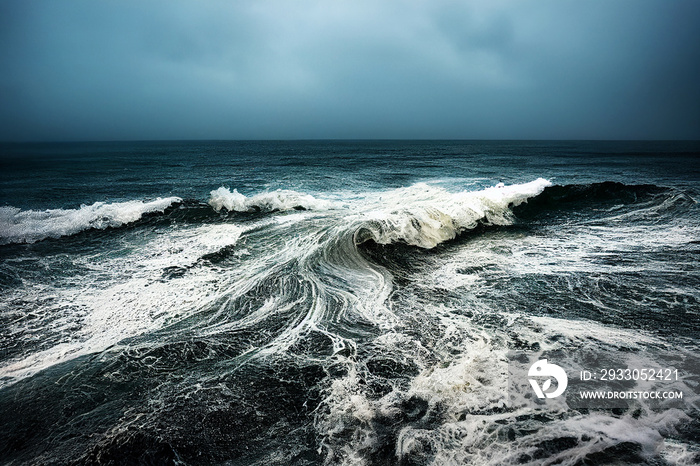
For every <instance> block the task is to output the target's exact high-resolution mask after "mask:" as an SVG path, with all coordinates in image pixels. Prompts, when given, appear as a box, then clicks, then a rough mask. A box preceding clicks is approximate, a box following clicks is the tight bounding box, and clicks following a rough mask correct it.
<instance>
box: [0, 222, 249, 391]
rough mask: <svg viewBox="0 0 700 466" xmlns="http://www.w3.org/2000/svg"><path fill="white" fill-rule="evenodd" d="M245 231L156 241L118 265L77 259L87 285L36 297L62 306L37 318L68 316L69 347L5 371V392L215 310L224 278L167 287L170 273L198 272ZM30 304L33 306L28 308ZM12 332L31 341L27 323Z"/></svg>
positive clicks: (62, 328) (191, 233)
mask: <svg viewBox="0 0 700 466" xmlns="http://www.w3.org/2000/svg"><path fill="white" fill-rule="evenodd" d="M244 231H245V230H244V228H241V227H240V226H236V225H231V224H223V225H202V226H197V227H195V228H187V229H180V230H176V231H171V232H170V234H167V235H162V234H161V235H156V236H153V237H151V238H150V239H149V240H147V241H146V242H145V243H144V244H143V245H142V247H141V248H138V249H135V250H133V251H131V252H130V253H128V254H127V255H125V256H120V255H118V256H116V257H111V255H112V254H113V251H105V253H104V255H99V256H94V255H90V256H88V257H84V258H80V257H78V258H76V260H77V261H84V263H83V266H84V267H88V268H90V269H91V271H92V272H91V274H90V276H88V277H86V280H85V281H81V282H79V283H75V284H73V286H58V287H55V288H51V287H47V286H44V287H42V288H41V289H40V291H39V292H38V293H35V294H34V295H35V296H36V299H39V298H40V297H41V296H46V295H51V296H53V298H54V301H53V302H55V304H53V305H51V306H45V305H42V307H41V308H40V309H38V310H37V311H34V312H37V313H45V314H46V315H51V314H56V313H65V315H62V316H61V317H60V318H59V319H58V320H57V322H55V323H54V324H53V325H54V326H56V331H57V332H59V333H60V334H61V335H62V340H61V341H59V342H57V343H56V344H54V345H52V346H49V347H48V348H46V349H43V350H41V351H38V352H35V353H31V354H26V355H24V356H23V357H17V358H14V359H12V360H9V361H7V362H5V363H4V364H1V365H0V380H2V382H0V386H2V385H9V384H12V383H14V382H16V381H18V380H21V379H23V378H25V377H30V376H32V375H34V374H36V373H37V372H39V371H41V370H43V369H46V368H48V367H51V366H53V365H55V364H59V363H63V362H66V361H69V360H71V359H74V358H77V357H79V356H83V355H87V354H92V353H97V352H100V351H103V350H105V349H107V348H109V347H112V346H114V345H117V344H118V343H119V342H120V341H122V340H124V339H126V338H130V337H134V336H137V335H140V334H142V333H144V332H148V331H154V330H158V329H160V328H162V327H163V326H165V325H167V324H169V323H172V322H175V321H178V320H179V319H182V318H184V317H186V316H188V315H191V314H192V313H195V312H197V311H198V310H200V309H202V308H203V307H206V306H207V305H210V303H211V302H212V301H213V300H215V299H216V298H217V297H218V296H219V295H220V294H219V292H218V289H219V286H222V285H221V279H222V277H221V276H220V274H219V272H218V270H216V269H212V268H197V269H196V270H193V271H192V272H191V273H190V274H188V275H187V276H186V277H183V278H181V279H174V280H164V279H163V277H162V275H163V270H164V269H165V268H168V267H176V268H177V267H180V268H183V269H186V268H191V267H192V266H193V265H194V264H195V263H196V262H197V260H198V258H200V257H202V255H205V254H208V253H212V252H216V251H218V250H220V249H221V248H223V247H226V246H232V245H235V244H236V242H237V241H238V239H239V238H240V235H241V234H242V233H243V232H244ZM103 277H109V278H108V279H107V280H104V278H103ZM24 295H25V299H28V298H29V297H30V296H32V295H31V294H27V290H24ZM8 299H11V297H8ZM30 302H31V299H28V303H27V304H28V305H29V303H30ZM22 322H23V321H22ZM7 331H8V332H10V333H18V334H23V333H25V331H26V329H25V328H23V326H22V323H19V324H17V326H16V328H9V329H7Z"/></svg>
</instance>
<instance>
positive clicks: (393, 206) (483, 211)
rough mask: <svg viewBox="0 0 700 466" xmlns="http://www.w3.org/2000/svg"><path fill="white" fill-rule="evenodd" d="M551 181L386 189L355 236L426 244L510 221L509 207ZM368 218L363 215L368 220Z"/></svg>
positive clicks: (542, 188) (429, 244)
mask: <svg viewBox="0 0 700 466" xmlns="http://www.w3.org/2000/svg"><path fill="white" fill-rule="evenodd" d="M551 185H552V184H551V183H550V182H549V181H548V180H545V179H544V178H538V179H537V180H535V181H531V182H529V183H524V184H515V185H509V186H505V185H503V184H499V185H498V186H495V187H491V188H486V189H483V190H481V191H463V192H460V193H450V192H448V191H446V190H444V189H442V188H438V187H433V186H429V185H427V184H424V183H419V184H416V185H413V186H411V187H409V188H402V189H397V190H395V191H392V192H390V193H387V194H385V195H384V196H382V198H381V199H380V201H381V205H382V206H383V208H382V209H380V210H376V211H373V212H371V213H369V214H368V217H369V218H368V219H367V218H366V219H365V220H366V221H365V222H363V223H364V224H363V226H362V227H361V228H359V229H358V231H357V233H356V235H355V240H356V242H357V243H362V242H365V241H368V240H373V241H375V242H377V243H379V244H390V243H397V242H404V243H407V244H409V245H413V246H419V247H422V248H426V249H430V248H433V247H435V246H437V245H438V244H440V243H443V242H445V241H448V240H451V239H454V238H455V237H456V236H457V235H458V234H460V233H462V232H464V231H466V230H471V229H473V228H475V227H476V226H477V225H479V224H492V225H508V224H511V223H512V215H513V214H512V211H511V208H512V207H515V206H518V205H520V204H522V203H524V202H527V200H528V199H530V198H532V197H535V196H537V195H539V194H541V193H542V192H543V191H544V189H545V188H547V187H548V186H551ZM367 220H368V221H367Z"/></svg>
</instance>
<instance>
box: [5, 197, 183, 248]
mask: <svg viewBox="0 0 700 466" xmlns="http://www.w3.org/2000/svg"><path fill="white" fill-rule="evenodd" d="M181 201H182V199H180V198H179V197H168V198H165V199H161V198H158V199H155V200H153V201H126V202H115V203H111V204H108V203H104V202H95V203H94V204H92V205H82V206H81V207H80V208H79V209H47V210H43V211H41V210H21V209H18V208H16V207H0V244H9V243H34V242H36V241H40V240H42V239H46V238H58V237H61V236H69V235H74V234H76V233H78V232H81V231H83V230H88V229H91V228H96V229H105V228H108V227H119V226H122V225H125V224H127V223H131V222H135V221H136V220H138V219H140V218H141V217H142V216H143V215H144V214H146V213H150V212H163V211H164V210H165V209H167V208H168V207H170V206H171V205H172V204H174V203H176V202H181Z"/></svg>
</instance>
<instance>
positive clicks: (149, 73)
mask: <svg viewBox="0 0 700 466" xmlns="http://www.w3.org/2000/svg"><path fill="white" fill-rule="evenodd" d="M316 138H321V139H325V138H341V139H353V138H448V139H700V2H699V1H697V0H587V1H582V0H576V1H569V0H522V1H499V0H483V1H440V0H404V1H398V0H384V1H382V0H323V1H314V0H308V1H291V0H236V1H201V2H199V1H198V2H195V1H187V2H186V1H178V0H167V1H165V0H163V1H145V0H139V1H129V0H118V1H117V0H113V1H111V0H105V1H95V0H84V1H78V0H66V1H48V0H46V1H34V0H3V1H2V2H0V140H4V141H51V140H141V139H316Z"/></svg>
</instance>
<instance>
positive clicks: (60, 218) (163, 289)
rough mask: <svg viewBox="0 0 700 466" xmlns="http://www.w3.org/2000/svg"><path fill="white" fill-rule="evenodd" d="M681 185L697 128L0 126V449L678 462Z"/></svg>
mask: <svg viewBox="0 0 700 466" xmlns="http://www.w3.org/2000/svg"><path fill="white" fill-rule="evenodd" d="M698 199H700V143H699V142H648V141H647V142H644V141H639V142H631V141H620V142H583V141H580V142H579V141H552V142H537V141H503V142H499V141H248V142H246V141H198V142H112V143H97V142H85V143H42V144H39V143H37V144H2V145H0V463H1V464H8V465H25V464H26V465H64V464H66V465H67V464H105V465H106V464H110V465H111V464H114V465H117V464H119V465H121V464H154V465H156V464H177V465H209V464H221V465H270V464H275V465H277V464H280V465H288V464H289V465H307V464H308V465H311V464H334V465H335V464H353V465H354V464H358V465H361V464H367V465H386V464H401V465H428V464H430V465H449V464H470V465H550V464H551V465H554V464H557V465H598V464H616V465H626V464H644V465H656V466H662V465H692V464H700V416H699V414H700V410H699V407H700V398H699V397H698V395H700V369H699V368H700V351H699V348H700V347H699V345H700V341H699V340H698V337H699V335H700V261H699V259H700V208H699V207H698V202H697V200H698ZM523 358H525V359H523ZM543 360H544V363H542V362H541V361H543ZM524 361H527V362H524ZM531 361H540V363H538V364H539V365H531ZM547 361H549V362H547ZM518 364H521V365H522V364H525V366H526V370H527V368H529V370H530V372H528V373H527V374H523V375H522V376H520V375H514V374H517V372H515V367H516V366H517V365H518ZM542 364H544V366H543V365H542ZM542 367H545V368H556V369H557V370H559V372H557V371H554V372H552V373H551V374H549V376H547V377H546V380H545V378H542V377H540V378H538V377H539V375H544V374H543V373H539V374H538V373H535V372H533V371H535V370H539V369H540V368H542ZM533 374H534V375H533ZM562 374H563V375H562ZM587 374H588V375H587ZM659 374H661V375H659ZM550 376H551V377H554V379H552V378H551V377H550ZM528 377H529V378H530V379H529V380H527V379H528ZM562 377H564V378H566V379H567V380H568V385H567V382H566V380H562ZM552 381H554V386H555V387H557V392H556V393H555V392H552V390H551V386H552ZM528 384H529V385H528ZM586 384H587V385H586ZM596 384H597V385H596ZM523 386H524V387H525V388H524V389H523V388H522V387H523ZM530 386H531V387H532V389H530ZM518 387H520V388H518ZM581 387H584V388H586V389H588V388H591V389H593V390H597V389H600V390H599V391H600V392H601V393H604V395H603V396H609V398H610V399H609V400H602V399H600V400H597V401H596V402H595V403H594V402H593V401H590V402H589V401H587V400H585V399H584V398H585V396H583V395H581V391H582V390H583V389H582V388H581ZM601 387H603V388H601ZM560 392H562V393H563V394H561V395H560ZM540 393H541V394H542V396H540ZM607 393H610V394H611V395H605V394H607ZM634 393H636V394H637V395H631V394H634ZM644 393H646V394H647V395H644ZM649 393H651V394H652V395H649ZM654 393H656V395H654ZM668 393H671V394H672V395H668V397H667V394H668ZM659 394H662V395H659ZM679 394H680V395H679ZM613 396H614V400H613ZM582 397H583V398H582Z"/></svg>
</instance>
